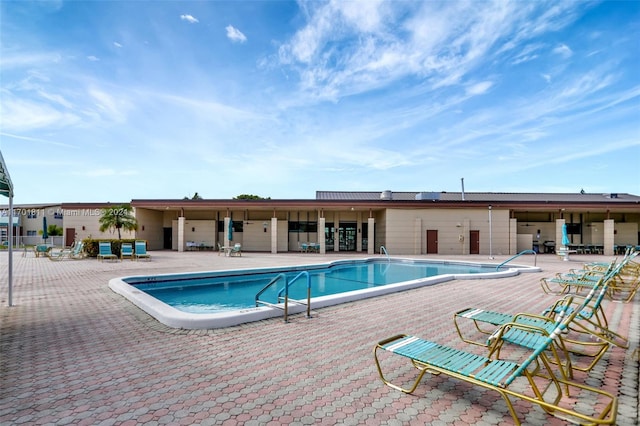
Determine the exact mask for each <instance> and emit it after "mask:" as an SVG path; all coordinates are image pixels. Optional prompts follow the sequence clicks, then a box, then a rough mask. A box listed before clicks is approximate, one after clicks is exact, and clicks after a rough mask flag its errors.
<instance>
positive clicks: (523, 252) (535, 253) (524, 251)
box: [496, 250, 538, 271]
mask: <svg viewBox="0 0 640 426" xmlns="http://www.w3.org/2000/svg"><path fill="white" fill-rule="evenodd" d="M527 253H533V266H536V264H537V262H538V253H537V252H536V251H535V250H523V251H521V252H520V253H518V254H516V255H514V256H511V257H510V258H508V259H507V260H505V261H504V262H502V263H501V264H499V265H498V266H496V271H499V270H500V268H501V267H503V266H504V265H505V264H507V263H508V262H511V261H512V260H513V259H515V258H517V257H520V256H522V255H523V254H527Z"/></svg>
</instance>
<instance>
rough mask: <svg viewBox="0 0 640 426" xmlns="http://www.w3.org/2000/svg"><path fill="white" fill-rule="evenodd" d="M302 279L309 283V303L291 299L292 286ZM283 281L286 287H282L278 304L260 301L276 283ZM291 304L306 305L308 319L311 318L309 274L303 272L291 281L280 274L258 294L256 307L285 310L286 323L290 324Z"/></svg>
mask: <svg viewBox="0 0 640 426" xmlns="http://www.w3.org/2000/svg"><path fill="white" fill-rule="evenodd" d="M301 277H305V278H306V281H307V301H306V302H305V301H302V300H296V299H290V298H289V287H290V286H291V284H293V283H294V282H296V281H297V280H298V279H300V278H301ZM281 280H282V281H284V287H282V288H281V289H280V290H279V291H278V301H277V303H270V302H266V301H264V300H260V296H261V295H262V293H264V292H265V291H267V289H269V288H270V287H271V286H273V285H275V284H276V283H278V282H280V281H281ZM290 303H291V304H294V305H306V307H307V318H311V278H310V277H309V272H307V271H302V272H300V273H299V274H298V275H296V276H295V277H294V278H293V279H292V280H291V281H289V280H288V279H287V276H286V275H285V274H278V275H276V277H275V278H273V279H272V280H271V281H269V284H267V285H266V286H264V287H263V288H262V290H260V291H259V292H258V293H257V294H256V306H260V305H264V306H269V307H271V308H276V309H282V310H284V322H289V304H290Z"/></svg>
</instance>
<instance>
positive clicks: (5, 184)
mask: <svg viewBox="0 0 640 426" xmlns="http://www.w3.org/2000/svg"><path fill="white" fill-rule="evenodd" d="M0 194H2V195H4V196H5V197H13V184H12V183H11V177H10V176H9V171H8V170H7V165H6V164H5V163H4V158H3V157H2V152H1V151H0Z"/></svg>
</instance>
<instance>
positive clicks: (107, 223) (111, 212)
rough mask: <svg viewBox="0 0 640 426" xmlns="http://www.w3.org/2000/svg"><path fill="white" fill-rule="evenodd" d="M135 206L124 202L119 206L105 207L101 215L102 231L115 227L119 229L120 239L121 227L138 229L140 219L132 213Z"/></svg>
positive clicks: (127, 229)
mask: <svg viewBox="0 0 640 426" xmlns="http://www.w3.org/2000/svg"><path fill="white" fill-rule="evenodd" d="M132 212H133V207H131V206H130V205H128V204H123V205H121V206H117V207H110V208H108V209H103V211H102V217H100V232H104V231H106V230H110V231H111V232H113V230H114V229H116V230H118V239H119V240H121V239H122V236H121V235H120V229H124V230H125V231H137V230H138V221H137V220H136V218H135V217H134V216H133V214H132Z"/></svg>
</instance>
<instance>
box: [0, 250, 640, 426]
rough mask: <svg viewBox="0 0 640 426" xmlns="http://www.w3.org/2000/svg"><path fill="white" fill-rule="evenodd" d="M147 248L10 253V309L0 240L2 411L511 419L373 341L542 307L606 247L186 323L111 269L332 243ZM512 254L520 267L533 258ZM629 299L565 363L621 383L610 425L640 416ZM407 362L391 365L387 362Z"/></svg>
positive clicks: (212, 420) (442, 335) (224, 418)
mask: <svg viewBox="0 0 640 426" xmlns="http://www.w3.org/2000/svg"><path fill="white" fill-rule="evenodd" d="M151 254H152V256H153V259H152V261H151V262H132V261H129V260H125V261H123V262H118V263H108V262H98V261H96V260H95V259H88V260H81V261H72V260H64V261H59V262H54V261H50V260H48V259H46V258H35V257H33V255H30V256H27V257H22V254H21V253H15V254H14V287H13V288H14V292H13V299H14V305H15V306H13V307H8V306H7V291H6V290H7V286H6V276H7V254H6V252H4V253H0V274H2V275H1V276H2V278H0V280H1V282H2V283H3V284H2V294H1V295H0V299H1V301H0V303H1V306H0V332H1V336H0V350H1V352H0V356H1V364H0V423H1V424H3V425H19V424H29V425H32V424H55V425H63V424H74V425H111V424H117V425H127V424H150V425H153V424H175V425H191V424H202V425H208V424H220V425H240V424H244V425H279V424H295V425H304V424H326V425H333V424H341V425H359V424H367V425H408V424H433V425H448V424H455V425H472V424H473V425H492V424H495V425H497V424H513V420H512V418H511V416H510V415H509V413H508V411H507V408H506V405H505V403H504V401H502V399H501V398H500V397H499V395H498V394H497V393H494V392H488V391H484V390H481V389H479V388H476V387H472V386H469V385H467V384H464V383H460V382H458V381H454V380H451V379H447V378H446V377H442V376H438V377H430V376H429V375H427V376H425V378H424V379H423V382H422V383H421V384H420V386H419V387H418V389H417V390H416V392H415V393H414V394H413V395H406V394H403V393H401V392H398V391H396V390H393V389H391V388H389V387H387V386H384V385H383V384H382V382H381V381H380V379H379V378H378V375H377V372H376V369H375V365H374V362H373V353H372V351H373V347H374V345H375V343H376V342H377V341H379V340H381V339H382V338H385V337H389V336H391V335H394V334H398V333H410V334H415V335H418V336H420V337H424V338H428V339H430V340H435V341H437V342H439V343H444V344H450V345H457V346H459V345H460V341H459V338H458V336H457V334H456V332H455V328H454V326H453V322H452V316H453V313H454V312H455V311H458V310H461V309H463V308H467V307H472V306H477V307H483V308H487V309H494V310H500V311H506V312H523V311H524V312H540V311H541V310H542V309H543V308H544V307H546V306H548V305H550V303H552V302H553V301H554V300H555V299H556V298H555V297H553V296H550V295H546V294H544V293H543V292H542V291H541V289H540V286H539V284H538V281H539V279H540V278H541V277H543V276H550V275H553V274H554V273H556V272H563V271H567V270H568V269H569V268H571V267H580V266H581V265H582V263H583V262H584V261H591V260H600V261H602V260H611V259H609V258H606V257H604V256H588V255H584V256H573V257H572V261H570V262H562V261H561V260H559V259H558V258H557V256H554V255H540V256H538V257H537V263H538V266H540V267H541V268H542V269H543V272H541V273H534V274H521V275H519V276H517V277H515V278H505V279H488V280H459V281H453V282H449V283H444V284H438V285H435V286H432V287H425V288H421V289H417V290H410V291H405V292H401V293H394V294H391V295H388V296H382V297H378V298H372V299H367V300H363V301H358V302H353V303H347V304H344V305H339V306H334V307H329V308H322V309H318V310H315V311H314V312H313V318H311V319H307V318H305V317H304V315H295V316H293V317H291V318H290V322H289V323H287V324H285V323H283V321H282V319H270V320H265V321H260V322H257V323H250V324H245V325H241V326H237V327H231V328H227V329H218V330H191V331H187V330H177V329H171V328H168V327H165V326H163V325H162V324H160V323H158V322H157V321H155V320H154V319H153V318H150V317H149V316H148V315H147V314H145V313H144V312H142V311H140V310H139V309H137V308H136V307H134V306H133V305H132V304H130V303H129V302H128V301H127V300H125V299H123V298H122V297H121V296H119V295H117V294H115V293H113V292H112V291H111V290H110V289H109V288H108V286H107V283H108V281H109V279H111V278H114V277H119V276H127V275H138V274H142V275H147V274H157V273H169V272H191V271H206V270H217V269H236V268H242V267H251V268H255V267H263V266H277V265H287V264H304V263H316V262H321V261H325V260H328V259H337V258H342V256H337V255H327V256H321V255H317V254H286V255H272V254H263V253H260V254H258V253H243V256H242V257H233V258H228V257H222V256H217V254H216V253H211V252H189V253H176V252H169V251H160V252H152V253H151ZM351 257H354V255H351ZM363 257H364V256H363ZM432 257H433V256H430V258H432ZM448 258H455V257H448ZM457 258H458V259H460V258H462V259H467V260H478V261H483V262H484V261H487V259H486V257H482V256H466V257H457ZM505 258H506V257H502V256H497V257H496V259H495V260H494V261H493V262H501V261H502V260H504V259H505ZM519 262H520V263H523V264H529V265H530V264H532V263H533V257H531V256H527V257H523V258H521V260H519ZM638 300H639V297H636V298H635V300H634V301H632V302H631V303H628V304H622V303H614V302H606V309H607V312H608V315H609V318H610V319H611V321H612V326H613V327H615V328H616V329H617V330H620V331H621V332H623V333H624V334H627V335H629V336H630V339H631V348H630V349H628V350H626V351H624V350H622V349H619V348H616V347H614V348H612V349H611V350H609V351H608V352H607V354H606V355H605V358H604V359H603V360H602V361H601V362H600V363H599V364H598V366H597V367H596V368H595V369H594V370H593V371H592V372H591V373H590V374H588V375H587V374H584V373H580V374H577V375H576V380H582V381H585V382H587V383H589V384H590V385H593V386H600V387H603V388H605V389H607V390H609V391H610V392H612V393H615V394H617V395H618V396H619V398H620V407H619V410H618V422H619V424H620V425H632V424H638V371H639V368H638V359H637V354H636V355H635V357H634V354H633V352H634V349H635V348H637V347H638V337H639V335H640V328H639V316H640V309H639V306H638V304H639V301H638ZM470 350H473V351H482V348H480V347H473V348H471V349H470ZM407 372H409V369H408V368H405V367H402V368H400V369H399V370H398V373H397V374H398V376H399V377H402V375H403V374H405V373H407ZM516 407H517V410H518V411H519V412H520V416H521V419H522V420H523V422H524V424H532V425H543V424H544V425H548V424H552V425H553V424H555V425H559V424H564V422H562V421H560V420H558V419H555V418H553V417H550V416H548V415H546V414H544V413H543V412H542V410H541V409H539V408H538V407H537V406H535V407H533V406H531V405H530V404H527V403H524V402H517V403H516Z"/></svg>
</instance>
